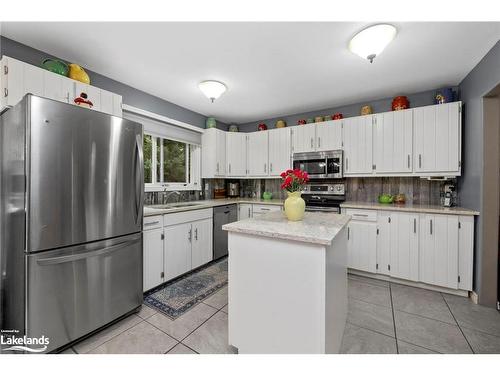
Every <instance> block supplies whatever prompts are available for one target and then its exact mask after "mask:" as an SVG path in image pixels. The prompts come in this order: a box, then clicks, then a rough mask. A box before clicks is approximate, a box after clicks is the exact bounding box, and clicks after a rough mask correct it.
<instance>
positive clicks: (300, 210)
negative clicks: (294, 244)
mask: <svg viewBox="0 0 500 375" xmlns="http://www.w3.org/2000/svg"><path fill="white" fill-rule="evenodd" d="M301 195H302V192H300V191H294V192H293V193H291V192H288V198H287V199H285V215H286V217H287V219H288V220H290V221H300V220H302V219H303V218H304V213H305V212H306V202H305V201H304V199H302V197H301Z"/></svg>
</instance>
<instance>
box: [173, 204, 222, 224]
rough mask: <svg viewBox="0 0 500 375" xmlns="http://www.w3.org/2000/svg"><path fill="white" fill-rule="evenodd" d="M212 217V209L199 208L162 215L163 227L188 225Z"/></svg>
mask: <svg viewBox="0 0 500 375" xmlns="http://www.w3.org/2000/svg"><path fill="white" fill-rule="evenodd" d="M212 216H213V209H212V208H200V209H199V210H190V211H183V212H173V213H171V214H165V215H163V225H164V226H167V225H175V224H181V223H189V222H191V221H197V220H203V219H211V218H212Z"/></svg>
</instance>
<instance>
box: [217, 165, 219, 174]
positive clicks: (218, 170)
mask: <svg viewBox="0 0 500 375" xmlns="http://www.w3.org/2000/svg"><path fill="white" fill-rule="evenodd" d="M217 173H219V162H217Z"/></svg>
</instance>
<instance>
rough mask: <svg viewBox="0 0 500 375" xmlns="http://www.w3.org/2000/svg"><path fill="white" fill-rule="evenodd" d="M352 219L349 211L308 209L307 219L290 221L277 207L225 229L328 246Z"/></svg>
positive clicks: (224, 228) (228, 225) (305, 217)
mask: <svg viewBox="0 0 500 375" xmlns="http://www.w3.org/2000/svg"><path fill="white" fill-rule="evenodd" d="M350 219H351V218H350V216H348V215H339V214H335V213H325V212H306V213H305V215H304V219H303V220H301V221H288V219H287V218H286V216H285V214H284V213H283V212H281V211H276V212H270V213H268V214H265V215H261V216H259V217H257V218H252V219H245V220H241V221H236V222H234V223H229V224H225V225H223V226H222V229H223V230H225V231H228V232H236V233H243V234H251V235H255V236H262V237H272V238H279V239H283V240H290V241H299V242H308V243H314V244H318V245H327V246H328V245H331V243H332V241H333V239H334V238H335V236H336V235H337V234H338V233H339V232H340V230H341V229H342V228H343V227H344V226H345V225H346V224H347V223H348V222H349V220H350Z"/></svg>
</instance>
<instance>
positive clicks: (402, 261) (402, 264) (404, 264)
mask: <svg viewBox="0 0 500 375" xmlns="http://www.w3.org/2000/svg"><path fill="white" fill-rule="evenodd" d="M390 237H391V238H390V247H391V250H390V263H389V264H390V276H393V277H397V278H399V279H405V280H411V281H418V280H419V276H418V273H419V267H418V264H419V259H418V258H419V254H418V248H419V217H418V214H413V213H402V212H398V213H397V214H391V235H390Z"/></svg>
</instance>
